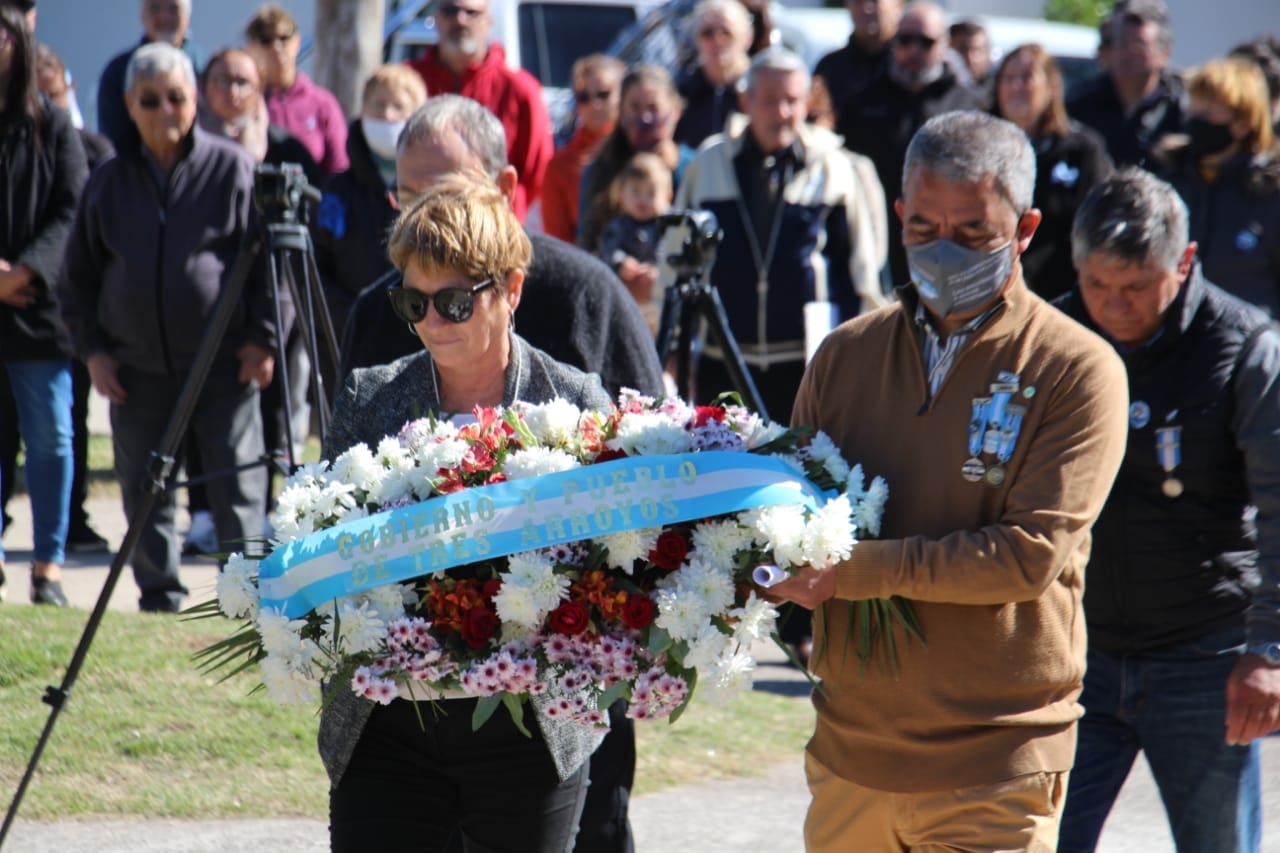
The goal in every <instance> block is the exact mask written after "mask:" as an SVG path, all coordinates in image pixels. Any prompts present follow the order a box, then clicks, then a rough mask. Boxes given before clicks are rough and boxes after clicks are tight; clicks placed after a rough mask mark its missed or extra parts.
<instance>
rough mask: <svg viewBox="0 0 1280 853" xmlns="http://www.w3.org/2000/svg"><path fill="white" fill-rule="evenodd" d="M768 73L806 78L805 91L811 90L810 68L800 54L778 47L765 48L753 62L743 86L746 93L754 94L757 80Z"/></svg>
mask: <svg viewBox="0 0 1280 853" xmlns="http://www.w3.org/2000/svg"><path fill="white" fill-rule="evenodd" d="M766 71H775V72H784V73H787V74H800V75H802V76H803V77H804V88H805V91H808V89H809V66H808V65H807V64H805V61H804V60H803V59H801V58H800V57H799V55H798V54H795V53H793V52H791V51H790V50H787V49H786V48H785V47H779V46H777V45H775V46H773V47H769V48H765V49H764V50H762V51H760V52H759V53H757V54H756V55H755V58H754V59H752V60H751V66H750V67H749V68H748V69H747V73H746V80H745V82H744V83H743V85H742V90H743V91H744V92H754V91H755V88H756V80H757V79H759V77H760V75H761V74H763V73H764V72H766Z"/></svg>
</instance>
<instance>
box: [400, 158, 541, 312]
mask: <svg viewBox="0 0 1280 853" xmlns="http://www.w3.org/2000/svg"><path fill="white" fill-rule="evenodd" d="M387 252H388V254H389V255H390V256H391V263H393V264H395V266H396V269H398V270H400V272H404V271H405V269H406V268H407V267H408V266H409V265H410V264H417V265H418V268H419V269H420V270H422V272H424V273H426V274H427V275H437V274H439V273H443V272H459V273H461V274H463V275H465V276H466V277H467V278H470V279H472V280H473V281H477V282H478V281H483V280H484V279H493V281H494V284H495V285H496V286H497V287H499V288H501V287H502V286H503V285H504V283H505V282H506V279H507V276H508V275H509V274H510V273H512V272H514V271H516V270H520V271H521V272H523V271H525V270H526V269H528V267H529V261H530V259H531V258H532V257H533V248H532V246H531V245H530V244H529V237H528V236H527V235H526V234H525V233H524V229H523V228H522V227H521V226H520V221H519V220H518V219H516V216H515V214H514V213H512V212H511V207H510V206H509V205H508V204H507V199H506V196H504V195H503V194H502V191H501V190H500V189H498V185H497V184H495V183H494V182H493V181H492V180H491V179H490V178H488V177H487V176H485V175H484V174H483V173H481V172H476V171H469V172H454V173H452V174H449V175H445V176H444V177H442V178H440V179H439V180H438V181H436V182H435V183H434V184H433V185H432V186H431V189H429V190H427V191H426V192H425V193H424V194H423V195H422V196H421V197H420V198H418V199H417V200H416V201H414V203H413V204H412V205H411V206H410V207H409V209H408V210H406V211H405V212H404V213H403V214H402V215H401V216H400V218H399V219H398V220H397V221H396V224H395V226H394V227H393V228H392V230H391V237H390V239H389V240H388V241H387Z"/></svg>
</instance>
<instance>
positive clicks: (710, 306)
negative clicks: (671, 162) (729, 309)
mask: <svg viewBox="0 0 1280 853" xmlns="http://www.w3.org/2000/svg"><path fill="white" fill-rule="evenodd" d="M660 222H661V224H662V226H663V227H664V229H666V228H671V227H673V226H686V227H688V228H689V233H688V236H687V237H686V238H685V239H684V241H683V244H682V248H681V251H680V253H678V254H674V255H668V256H666V257H665V258H664V261H665V263H666V264H667V265H668V266H669V267H670V268H671V270H672V271H673V272H674V273H675V281H674V282H673V283H672V284H671V285H670V286H668V287H667V290H666V292H665V293H664V294H663V297H662V315H661V319H660V320H659V321H658V334H657V338H656V344H657V348H658V361H659V362H661V363H662V364H664V365H665V364H666V363H667V360H668V359H670V358H671V357H672V356H673V355H674V357H675V360H676V391H677V393H678V394H679V395H680V396H681V397H682V398H683V399H685V400H692V399H693V393H692V392H693V381H692V380H693V375H692V370H693V364H692V362H693V349H694V335H695V333H697V332H698V330H699V326H701V327H702V328H705V330H706V333H707V337H708V339H709V340H710V341H711V342H712V343H713V344H715V345H716V346H718V347H719V348H720V352H721V354H722V358H723V359H724V365H725V369H726V370H727V371H728V373H729V378H730V381H731V382H732V383H733V389H734V390H735V391H737V392H738V394H739V395H740V396H741V397H742V400H743V402H744V403H746V405H747V406H749V407H750V408H751V409H752V410H753V411H755V412H756V413H757V414H758V415H760V417H761V418H763V419H765V420H768V419H769V412H768V411H767V410H766V409H765V405H764V398H762V397H761V396H760V390H759V389H758V388H757V387H756V383H755V380H754V379H753V378H752V377H751V372H750V371H749V370H748V369H747V364H746V361H745V360H744V359H743V358H742V351H741V350H740V349H739V348H738V341H737V340H736V339H735V338H734V336H733V332H731V331H730V330H729V319H728V317H727V316H726V315H725V313H724V303H723V302H722V301H721V300H720V292H719V291H718V290H716V288H715V286H714V285H712V284H711V282H710V280H709V279H710V275H711V267H712V266H714V264H715V246H716V245H717V244H719V242H720V239H721V237H722V236H723V232H722V231H721V230H720V227H719V224H718V223H717V222H716V218H715V215H714V214H712V213H710V212H708V211H694V212H690V211H685V212H679V213H670V214H664V215H663V216H662V217H660ZM663 236H664V237H665V230H664V234H663Z"/></svg>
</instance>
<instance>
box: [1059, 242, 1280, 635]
mask: <svg viewBox="0 0 1280 853" xmlns="http://www.w3.org/2000/svg"><path fill="white" fill-rule="evenodd" d="M1056 304H1057V305H1058V306H1059V307H1060V308H1062V310H1063V311H1065V312H1066V313H1067V314H1068V315H1069V316H1071V317H1072V318H1074V319H1076V320H1078V321H1080V322H1081V323H1084V324H1085V325H1086V326H1088V327H1090V328H1091V329H1094V330H1095V331H1098V329H1097V327H1096V326H1095V325H1094V324H1093V322H1092V320H1091V319H1090V318H1089V316H1088V313H1087V311H1086V310H1085V308H1084V304H1083V302H1082V300H1081V298H1080V295H1079V292H1078V291H1073V292H1072V293H1070V294H1068V295H1067V296H1066V297H1065V298H1063V299H1061V300H1059V301H1058V303H1056ZM1268 327H1269V324H1268V322H1267V318H1266V316H1265V315H1263V314H1262V312H1260V311H1258V310H1257V309H1256V308H1254V307H1252V306H1250V305H1248V304H1246V303H1244V302H1242V301H1241V300H1239V299H1236V298H1235V297H1233V296H1231V295H1230V294H1227V293H1225V292H1224V291H1222V290H1220V289H1219V288H1217V287H1214V286H1213V285H1211V284H1209V283H1208V282H1206V281H1205V280H1204V279H1203V278H1202V277H1201V275H1200V271H1199V268H1198V267H1196V268H1195V269H1194V270H1193V272H1192V274H1191V276H1190V277H1189V278H1188V280H1187V283H1186V284H1185V285H1184V286H1183V288H1182V290H1181V292H1180V293H1179V295H1178V298H1177V299H1176V300H1175V302H1174V303H1173V305H1172V306H1171V307H1170V308H1169V310H1168V313H1167V314H1166V315H1165V323H1164V326H1163V328H1162V329H1161V331H1160V334H1159V336H1158V337H1157V338H1156V339H1155V340H1154V341H1152V342H1151V343H1150V344H1148V345H1146V346H1143V347H1140V348H1138V349H1136V350H1133V351H1131V352H1129V353H1128V354H1123V353H1122V355H1124V361H1125V366H1126V368H1127V370H1128V374H1129V392H1130V399H1131V400H1132V401H1133V403H1132V405H1131V408H1130V429H1129V442H1128V446H1127V448H1126V450H1125V458H1124V462H1123V464H1122V465H1121V468H1120V473H1119V476H1118V477H1117V478H1116V482H1115V486H1114V487H1113V489H1112V490H1111V495H1110V497H1109V498H1108V499H1107V503H1106V505H1105V506H1104V507H1103V510H1102V514H1101V515H1100V516H1099V517H1098V521H1097V523H1096V524H1095V525H1094V527H1093V550H1092V552H1091V554H1090V558H1089V565H1088V568H1087V570H1086V577H1088V583H1087V584H1086V585H1085V594H1084V610H1085V617H1086V619H1087V622H1088V627H1089V643H1090V645H1091V646H1093V647H1095V648H1099V649H1101V650H1103V651H1105V652H1108V653H1110V654H1124V653H1128V652H1137V651H1143V650H1147V649H1153V648H1159V647H1161V646H1165V645H1169V644H1172V643H1180V642H1186V641H1189V640H1194V639H1196V638H1198V637H1201V636H1204V635H1206V634H1208V633H1211V632H1213V631H1215V630H1217V629H1219V628H1224V627H1228V626H1231V625H1240V626H1241V627H1243V625H1244V612H1245V610H1246V608H1248V607H1249V605H1250V603H1251V601H1252V599H1253V594H1254V590H1255V589H1256V588H1257V587H1258V562H1259V560H1258V535H1257V527H1256V526H1255V522H1254V518H1253V514H1252V509H1251V507H1250V504H1251V503H1252V502H1253V498H1255V497H1256V499H1257V500H1258V501H1259V502H1260V503H1262V505H1263V506H1265V507H1266V513H1265V516H1267V517H1269V519H1270V521H1269V524H1270V525H1271V528H1272V529H1271V531H1270V532H1271V533H1273V534H1274V533H1275V523H1276V519H1275V509H1276V507H1275V503H1276V498H1277V495H1276V491H1277V488H1276V481H1275V469H1276V468H1277V466H1276V464H1275V462H1274V446H1273V445H1271V444H1269V442H1268V436H1267V433H1271V434H1272V435H1273V434H1274V433H1273V432H1272V431H1273V430H1274V429H1275V428H1276V426H1277V424H1275V423H1273V422H1274V421H1275V420H1276V418H1275V414H1274V411H1273V410H1275V409H1276V408H1277V407H1276V405H1275V401H1274V400H1272V401H1271V403H1270V404H1267V403H1266V402H1265V398H1266V397H1271V396H1274V383H1275V379H1276V377H1275V369H1276V368H1275V365H1274V363H1273V364H1272V365H1270V366H1266V364H1265V361H1266V360H1267V359H1263V360H1262V361H1261V362H1258V363H1257V364H1253V362H1256V361H1257V360H1256V359H1255V358H1251V357H1250V353H1251V352H1252V350H1253V349H1255V348H1256V347H1258V346H1269V347H1272V348H1274V345H1275V341H1274V340H1270V341H1265V342H1259V339H1258V336H1259V335H1260V334H1261V332H1262V331H1264V330H1266V329H1267V328H1268ZM1274 334H1275V331H1274V329H1272V331H1271V335H1273V336H1274ZM1268 358H1270V356H1268ZM1246 361H1249V362H1251V364H1250V366H1248V367H1245V366H1243V365H1244V363H1245V362H1246ZM1258 374H1262V377H1261V378H1262V379H1264V380H1266V381H1264V382H1263V383H1262V384H1259V383H1258V382H1256V381H1254V378H1255V377H1257V375H1258ZM1268 376H1269V379H1268V378H1267V377H1268ZM1267 382H1269V383H1270V387H1271V391H1269V392H1268V391H1266V390H1265V389H1266V387H1267ZM1260 398H1261V399H1260ZM1259 403H1262V405H1259ZM1259 412H1261V413H1262V415H1261V417H1263V418H1266V419H1267V420H1268V421H1269V423H1265V424H1264V423H1260V420H1259V419H1260V415H1259ZM1172 426H1178V427H1181V433H1180V437H1179V447H1180V451H1181V459H1180V463H1179V464H1178V465H1177V467H1176V468H1175V469H1174V470H1173V471H1172V474H1171V475H1170V474H1166V472H1165V470H1164V468H1163V467H1162V466H1161V463H1160V456H1159V453H1158V450H1157V444H1158V442H1159V439H1160V433H1159V430H1161V429H1163V428H1166V427H1172ZM1260 428H1261V429H1260ZM1260 432H1261V433H1262V434H1261V435H1259V434H1258V433H1260ZM1267 457H1269V458H1267ZM1251 468H1252V469H1253V470H1252V471H1251V470H1250V469H1251ZM1259 472H1266V473H1265V476H1262V477H1259V476H1258V473H1259ZM1170 476H1172V477H1173V478H1176V479H1177V481H1178V482H1179V483H1181V485H1182V492H1181V494H1179V495H1176V496H1170V495H1169V494H1168V493H1167V492H1165V491H1164V489H1163V484H1164V483H1165V481H1166V479H1168V478H1169V477H1170ZM1264 483H1265V494H1258V495H1256V496H1251V493H1250V490H1251V486H1261V485H1262V484H1264ZM1262 517H1263V516H1262V514H1260V516H1259V519H1260V520H1261V518H1262ZM1259 523H1261V521H1259ZM1274 545H1275V543H1272V547H1271V549H1270V550H1271V552H1272V557H1271V558H1270V561H1271V562H1272V563H1274V562H1275V558H1274V554H1275V547H1274ZM1277 568H1280V567H1277V566H1274V565H1273V566H1271V567H1270V568H1269V572H1271V573H1272V574H1274V572H1275V570H1276V569H1277ZM1273 581H1274V577H1272V578H1270V579H1269V580H1268V586H1269V587H1271V586H1274V583H1273ZM1265 595H1267V596H1269V597H1270V598H1274V597H1275V593H1274V592H1270V591H1267V592H1265ZM1273 609H1274V608H1273ZM1266 621H1268V622H1269V623H1271V626H1272V630H1273V631H1274V630H1275V628H1274V626H1275V623H1276V621H1277V614H1276V613H1271V614H1268V615H1267V616H1266ZM1272 639H1280V637H1273V638H1272Z"/></svg>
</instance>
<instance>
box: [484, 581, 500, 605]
mask: <svg viewBox="0 0 1280 853" xmlns="http://www.w3.org/2000/svg"><path fill="white" fill-rule="evenodd" d="M500 589H502V579H501V578H490V579H489V580H487V581H485V582H484V597H485V598H487V599H488V600H490V601H493V597H494V596H495V595H497V594H498V590H500Z"/></svg>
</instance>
